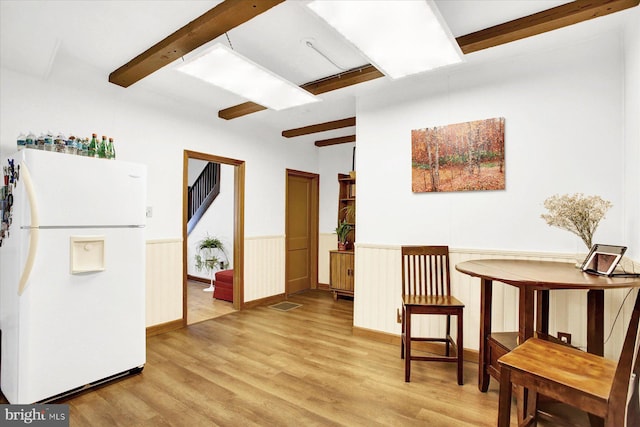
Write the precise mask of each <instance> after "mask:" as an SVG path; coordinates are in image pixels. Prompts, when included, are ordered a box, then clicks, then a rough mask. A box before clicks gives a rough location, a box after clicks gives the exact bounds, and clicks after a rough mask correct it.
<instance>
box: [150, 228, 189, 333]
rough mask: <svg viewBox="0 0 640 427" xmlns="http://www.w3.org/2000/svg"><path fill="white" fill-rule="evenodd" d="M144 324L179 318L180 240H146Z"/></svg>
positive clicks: (180, 301) (165, 321)
mask: <svg viewBox="0 0 640 427" xmlns="http://www.w3.org/2000/svg"><path fill="white" fill-rule="evenodd" d="M146 246H147V251H146V252H147V261H146V262H147V267H146V274H147V279H146V282H147V284H146V286H147V297H146V304H147V307H146V309H147V315H146V319H147V321H146V325H147V327H149V326H153V325H159V324H162V323H167V322H171V321H174V320H176V319H182V239H161V240H148V241H147V245H146Z"/></svg>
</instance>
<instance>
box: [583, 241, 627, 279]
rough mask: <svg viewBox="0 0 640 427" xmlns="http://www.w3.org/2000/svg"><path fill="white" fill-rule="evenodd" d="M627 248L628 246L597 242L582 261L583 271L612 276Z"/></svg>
mask: <svg viewBox="0 0 640 427" xmlns="http://www.w3.org/2000/svg"><path fill="white" fill-rule="evenodd" d="M626 250H627V247H626V246H614V245H601V244H595V245H593V246H592V247H591V250H590V251H589V254H588V255H587V257H586V258H585V259H584V262H583V263H582V271H584V272H585V273H591V274H599V275H602V276H610V275H611V274H612V273H613V270H615V268H616V266H617V265H618V262H620V259H622V255H624V253H625V251H626Z"/></svg>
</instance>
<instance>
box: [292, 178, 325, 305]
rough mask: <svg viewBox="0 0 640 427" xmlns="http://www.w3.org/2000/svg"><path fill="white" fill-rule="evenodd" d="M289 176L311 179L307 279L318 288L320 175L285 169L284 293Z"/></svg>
mask: <svg viewBox="0 0 640 427" xmlns="http://www.w3.org/2000/svg"><path fill="white" fill-rule="evenodd" d="M289 177H301V178H308V179H310V180H311V207H310V209H309V210H310V212H311V225H310V234H311V236H310V244H309V258H310V261H311V262H310V263H309V280H310V288H311V289H317V288H318V241H319V227H320V225H319V209H320V175H318V174H316V173H311V172H304V171H299V170H295V169H287V170H286V176H285V198H284V200H285V208H284V211H285V224H284V229H285V239H284V240H285V269H284V271H285V280H284V282H285V289H284V294H285V296H286V295H289V289H288V280H287V273H286V272H287V271H288V268H287V267H288V264H289V243H288V241H287V236H286V231H287V230H288V229H289V228H288V227H289V214H288V212H289V210H288V208H289V206H288V204H289Z"/></svg>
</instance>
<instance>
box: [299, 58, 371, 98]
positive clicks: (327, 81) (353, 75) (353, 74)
mask: <svg viewBox="0 0 640 427" xmlns="http://www.w3.org/2000/svg"><path fill="white" fill-rule="evenodd" d="M380 77H384V74H382V72H381V71H380V70H378V69H377V68H376V67H374V66H373V65H371V64H367V65H364V66H362V67H358V68H354V69H352V70H348V71H345V72H342V73H339V74H334V75H332V76H329V77H325V78H322V79H318V80H314V81H312V82H309V83H305V84H303V85H302V86H300V87H301V88H302V89H305V90H306V91H308V92H311V93H312V94H314V95H320V94H321V93H325V92H331V91H333V90H337V89H342V88H344V87H347V86H351V85H357V84H358V83H364V82H366V81H369V80H374V79H377V78H380Z"/></svg>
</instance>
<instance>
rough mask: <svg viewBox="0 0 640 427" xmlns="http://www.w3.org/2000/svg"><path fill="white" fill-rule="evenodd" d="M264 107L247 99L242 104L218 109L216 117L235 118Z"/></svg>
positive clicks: (264, 108)
mask: <svg viewBox="0 0 640 427" xmlns="http://www.w3.org/2000/svg"><path fill="white" fill-rule="evenodd" d="M266 109H267V107H264V106H262V105H260V104H256V103H255V102H251V101H247V102H244V103H242V104H238V105H234V106H233V107H229V108H225V109H224V110H220V111H218V117H220V118H221V119H225V120H231V119H236V118H238V117H242V116H246V115H247V114H252V113H257V112H258V111H262V110H266Z"/></svg>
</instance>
